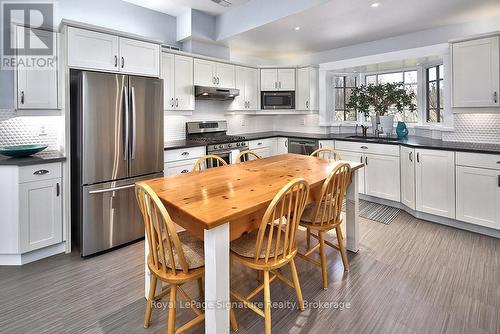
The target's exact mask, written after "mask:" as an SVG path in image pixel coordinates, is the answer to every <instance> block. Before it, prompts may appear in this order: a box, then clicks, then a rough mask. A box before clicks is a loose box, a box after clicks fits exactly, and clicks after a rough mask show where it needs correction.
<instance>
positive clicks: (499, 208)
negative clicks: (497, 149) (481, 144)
mask: <svg viewBox="0 0 500 334" xmlns="http://www.w3.org/2000/svg"><path fill="white" fill-rule="evenodd" d="M497 161H498V163H497ZM456 173H457V174H456V180H457V194H456V199H457V220H460V221H464V222H467V223H472V224H476V225H481V226H486V227H489V228H493V229H497V230H500V156H495V155H483V154H474V153H457V167H456Z"/></svg>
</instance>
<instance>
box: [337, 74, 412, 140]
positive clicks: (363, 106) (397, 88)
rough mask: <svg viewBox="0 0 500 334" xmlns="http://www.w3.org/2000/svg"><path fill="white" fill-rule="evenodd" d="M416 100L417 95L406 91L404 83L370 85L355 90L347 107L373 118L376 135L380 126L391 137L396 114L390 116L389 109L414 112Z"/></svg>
mask: <svg viewBox="0 0 500 334" xmlns="http://www.w3.org/2000/svg"><path fill="white" fill-rule="evenodd" d="M414 99H415V93H414V92H412V91H408V90H406V89H405V88H404V85H403V84H402V83H386V84H379V85H374V84H369V85H361V86H359V87H355V88H353V89H352V93H351V97H350V100H349V102H348V103H347V105H346V107H347V108H348V109H350V110H355V111H360V112H362V113H364V115H365V117H368V116H372V124H373V129H374V133H375V129H376V128H377V125H378V124H380V125H381V127H382V130H383V132H384V133H385V134H387V135H391V134H392V132H393V127H394V114H389V108H390V107H392V106H394V107H395V108H396V110H397V111H398V112H400V113H402V112H403V110H404V109H405V108H408V109H409V110H410V111H411V112H414V111H415V110H416V108H417V106H416V105H415V103H413V100H414ZM373 111H374V112H375V115H373ZM370 112H372V114H371V113H370ZM370 114H371V115H370ZM373 116H375V117H373Z"/></svg>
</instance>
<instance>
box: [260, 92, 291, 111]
mask: <svg viewBox="0 0 500 334" xmlns="http://www.w3.org/2000/svg"><path fill="white" fill-rule="evenodd" d="M260 101H261V104H262V108H261V109H295V92H294V91H280V92H261V96H260Z"/></svg>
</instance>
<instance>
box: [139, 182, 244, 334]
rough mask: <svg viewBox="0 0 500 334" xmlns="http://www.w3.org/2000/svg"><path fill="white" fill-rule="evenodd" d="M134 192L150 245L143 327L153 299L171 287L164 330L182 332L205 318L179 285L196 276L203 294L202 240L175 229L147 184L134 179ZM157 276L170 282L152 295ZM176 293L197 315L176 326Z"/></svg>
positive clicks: (157, 298)
mask: <svg viewBox="0 0 500 334" xmlns="http://www.w3.org/2000/svg"><path fill="white" fill-rule="evenodd" d="M135 195H136V198H137V202H138V204H139V208H140V210H141V213H142V217H143V221H144V226H145V230H146V239H147V242H148V246H149V255H148V260H147V265H148V268H149V270H150V272H151V277H150V285H149V296H148V302H147V305H146V314H145V316H144V328H147V327H149V324H150V321H151V311H152V307H153V301H156V300H160V299H161V298H162V297H163V296H165V295H166V294H167V293H168V291H169V290H170V299H169V304H168V307H169V313H168V325H167V333H168V334H174V333H183V332H185V331H186V330H188V329H190V328H192V327H194V326H195V325H197V324H199V323H201V322H202V321H203V320H204V319H205V314H204V313H203V311H202V310H200V309H199V308H197V307H196V306H195V304H194V303H192V299H191V297H189V295H188V294H187V293H186V292H185V291H184V290H183V289H182V287H181V286H182V285H183V284H184V283H187V282H191V281H194V280H198V284H199V288H200V294H201V295H202V294H203V291H202V284H201V283H202V278H203V276H204V274H205V262H204V261H205V259H204V245H203V241H201V240H198V239H196V238H195V237H193V236H192V235H191V234H190V233H189V232H187V231H182V232H177V231H176V228H175V224H174V222H173V221H172V220H171V219H170V216H169V214H168V212H167V210H166V208H165V206H164V205H163V203H162V202H161V200H160V199H159V198H158V196H157V195H156V193H155V192H154V191H153V190H152V189H151V187H149V186H148V185H147V184H145V183H144V182H138V183H136V186H135ZM158 280H160V281H163V282H166V283H169V286H168V288H167V289H162V291H161V293H159V294H158V295H157V296H155V292H156V285H157V283H158ZM177 294H179V297H180V298H182V299H184V300H185V301H186V302H187V305H189V307H190V308H191V309H192V310H193V312H194V313H195V314H196V317H195V318H194V319H192V320H191V321H188V322H187V323H185V324H183V325H182V326H180V327H178V328H177V329H176V326H175V315H176V302H177ZM231 315H232V317H231V319H232V321H231V324H232V327H233V329H234V330H237V327H235V326H236V322H235V320H234V319H235V318H234V313H232V310H231ZM233 320H234V321H233Z"/></svg>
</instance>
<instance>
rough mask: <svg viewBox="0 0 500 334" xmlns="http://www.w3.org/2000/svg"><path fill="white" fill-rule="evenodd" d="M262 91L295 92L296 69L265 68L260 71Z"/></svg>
mask: <svg viewBox="0 0 500 334" xmlns="http://www.w3.org/2000/svg"><path fill="white" fill-rule="evenodd" d="M260 90H261V91H279V90H295V69H294V68H263V69H261V70H260Z"/></svg>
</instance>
